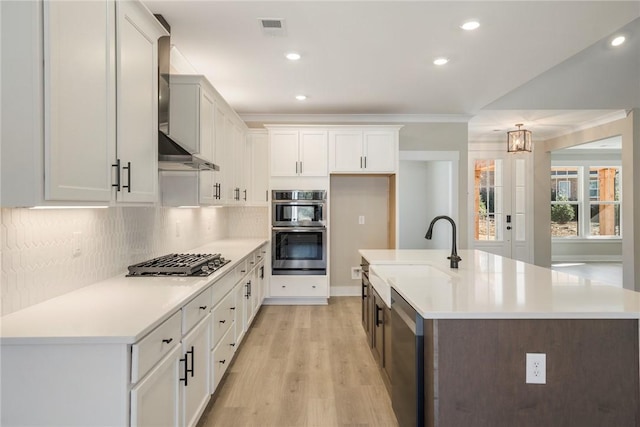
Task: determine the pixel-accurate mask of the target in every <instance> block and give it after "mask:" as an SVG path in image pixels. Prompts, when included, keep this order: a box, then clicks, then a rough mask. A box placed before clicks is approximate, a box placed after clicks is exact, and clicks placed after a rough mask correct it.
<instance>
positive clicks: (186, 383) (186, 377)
mask: <svg viewBox="0 0 640 427" xmlns="http://www.w3.org/2000/svg"><path fill="white" fill-rule="evenodd" d="M182 362H184V378H180V381H184V386H185V387H187V386H188V385H189V380H188V378H189V376H188V375H187V374H188V373H189V369H188V368H187V354H186V353H185V355H184V359H180V363H182Z"/></svg>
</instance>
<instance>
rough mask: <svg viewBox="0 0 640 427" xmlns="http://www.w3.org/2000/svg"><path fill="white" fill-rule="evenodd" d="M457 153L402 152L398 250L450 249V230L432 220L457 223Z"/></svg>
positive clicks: (399, 187)
mask: <svg viewBox="0 0 640 427" xmlns="http://www.w3.org/2000/svg"><path fill="white" fill-rule="evenodd" d="M458 157H459V155H458V152H456V151H401V152H400V172H399V182H398V203H399V221H398V223H399V230H398V248H399V249H445V248H446V249H448V248H451V229H450V228H448V227H445V226H439V227H434V230H433V238H432V239H431V240H427V239H425V237H424V236H425V234H426V232H427V229H428V228H429V223H430V222H431V220H432V219H433V218H434V217H436V216H438V215H447V216H450V217H451V218H453V220H454V221H456V222H458Z"/></svg>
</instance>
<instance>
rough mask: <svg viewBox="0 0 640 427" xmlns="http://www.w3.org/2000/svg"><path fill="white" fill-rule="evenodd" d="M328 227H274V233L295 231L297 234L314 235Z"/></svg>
mask: <svg viewBox="0 0 640 427" xmlns="http://www.w3.org/2000/svg"><path fill="white" fill-rule="evenodd" d="M326 229H327V227H272V230H273V231H295V232H296V233H304V232H308V233H312V232H317V231H325V230H326Z"/></svg>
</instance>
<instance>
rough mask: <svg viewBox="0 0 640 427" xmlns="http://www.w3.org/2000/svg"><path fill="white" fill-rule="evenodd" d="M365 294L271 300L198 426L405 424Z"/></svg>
mask: <svg viewBox="0 0 640 427" xmlns="http://www.w3.org/2000/svg"><path fill="white" fill-rule="evenodd" d="M397 425H398V424H397V421H396V419H395V416H394V414H393V410H392V408H391V401H390V399H389V395H388V394H387V391H386V389H385V386H384V384H383V382H382V377H381V375H380V371H379V369H378V366H377V365H376V363H375V361H374V359H373V356H372V355H371V351H370V350H369V347H368V346H367V343H366V336H365V333H364V330H363V329H362V325H361V324H360V298H359V297H338V298H331V300H330V303H329V305H327V306H263V307H262V308H261V310H260V312H259V313H258V315H257V317H256V319H255V320H254V323H253V325H252V327H251V329H250V330H249V332H248V334H247V336H246V337H245V338H244V341H243V343H242V345H241V347H240V349H239V352H238V354H237V355H236V358H235V361H234V362H233V365H232V366H230V368H229V371H228V373H227V375H226V377H225V379H224V380H223V382H222V383H221V388H220V389H219V390H218V392H217V393H216V395H215V396H214V398H213V399H212V401H211V402H210V403H209V406H208V407H207V409H206V410H205V413H204V414H203V416H202V418H201V420H200V422H199V424H198V427H214V426H216V427H217V426H223V427H226V426H242V427H249V426H264V427H268V426H274V427H275V426H277V427H284V426H322V427H325V426H326V427H329V426H390V427H391V426H397Z"/></svg>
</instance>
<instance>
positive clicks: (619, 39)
mask: <svg viewBox="0 0 640 427" xmlns="http://www.w3.org/2000/svg"><path fill="white" fill-rule="evenodd" d="M625 40H626V38H625V37H624V36H618V37H616V38H615V39H613V40H611V46H620V45H621V44H622V43H624V41H625Z"/></svg>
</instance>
